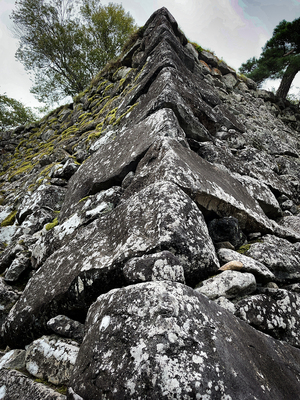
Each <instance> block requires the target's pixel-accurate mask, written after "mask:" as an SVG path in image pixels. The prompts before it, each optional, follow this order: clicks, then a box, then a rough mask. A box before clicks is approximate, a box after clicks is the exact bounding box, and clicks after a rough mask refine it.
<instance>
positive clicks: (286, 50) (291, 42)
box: [239, 18, 300, 98]
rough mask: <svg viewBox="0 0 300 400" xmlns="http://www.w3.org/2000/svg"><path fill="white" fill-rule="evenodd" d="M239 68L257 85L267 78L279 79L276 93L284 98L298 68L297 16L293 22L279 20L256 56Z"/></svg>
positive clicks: (299, 38)
mask: <svg viewBox="0 0 300 400" xmlns="http://www.w3.org/2000/svg"><path fill="white" fill-rule="evenodd" d="M239 71H240V72H241V73H243V74H245V75H246V76H247V77H248V78H251V79H253V80H254V81H255V82H257V83H258V84H261V83H262V82H263V81H264V80H266V79H268V78H271V79H278V78H281V79H282V80H281V84H280V86H279V89H278V90H277V93H276V95H277V96H278V97H281V98H286V96H287V94H288V91H289V89H290V87H291V84H292V82H293V79H294V78H295V76H296V74H297V73H298V72H299V71H300V18H298V19H295V20H294V21H293V22H287V21H285V20H283V21H281V22H280V23H279V24H278V25H277V26H276V27H275V29H274V32H273V36H272V38H271V39H270V40H268V41H267V43H266V44H265V46H264V47H263V49H262V53H261V55H260V57H259V58H258V59H257V58H256V57H252V58H250V59H249V60H247V61H246V62H245V63H243V64H242V65H241V67H240V68H239Z"/></svg>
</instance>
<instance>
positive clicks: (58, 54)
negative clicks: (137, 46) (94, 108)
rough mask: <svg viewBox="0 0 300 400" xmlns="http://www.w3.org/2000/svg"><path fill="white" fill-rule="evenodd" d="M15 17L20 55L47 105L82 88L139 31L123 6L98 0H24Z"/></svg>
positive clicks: (36, 88) (18, 2) (18, 52)
mask: <svg viewBox="0 0 300 400" xmlns="http://www.w3.org/2000/svg"><path fill="white" fill-rule="evenodd" d="M11 18H12V20H13V22H14V33H15V36H16V37H17V38H18V39H19V48H18V50H17V53H16V58H17V59H18V60H19V61H20V62H21V63H22V64H23V65H24V66H25V69H26V70H27V71H29V72H30V73H31V75H32V77H33V82H34V84H33V86H32V89H31V92H32V93H33V94H34V95H35V97H36V98H37V99H38V100H39V101H43V102H45V103H48V104H49V103H50V104H51V103H55V102H57V101H59V100H61V99H63V98H64V97H66V96H69V95H71V96H74V95H76V94H78V93H79V92H81V91H82V90H83V89H84V88H85V87H86V86H87V85H88V84H89V83H90V81H91V79H92V78H93V76H95V75H96V74H97V73H98V72H99V71H100V70H101V69H102V68H103V67H104V66H105V64H106V63H107V62H108V61H109V60H110V59H112V58H114V57H116V56H117V55H118V54H119V53H120V50H121V48H122V47H123V45H124V43H125V42H126V40H127V39H128V36H129V35H130V34H131V33H132V32H133V31H134V30H135V29H136V26H135V23H134V20H133V18H132V17H131V15H130V14H129V13H126V12H125V10H124V9H123V7H122V5H118V4H113V3H109V4H108V5H107V6H103V5H101V4H100V1H99V0H77V1H76V0H75V1H73V0H20V1H17V2H16V9H15V10H14V11H13V12H12V15H11Z"/></svg>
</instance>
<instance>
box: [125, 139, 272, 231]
mask: <svg viewBox="0 0 300 400" xmlns="http://www.w3.org/2000/svg"><path fill="white" fill-rule="evenodd" d="M158 180H159V181H171V182H174V183H176V184H177V185H178V186H180V187H181V188H182V189H184V190H185V191H187V192H188V193H190V195H191V197H192V198H193V199H194V200H195V202H196V203H198V205H199V206H200V207H201V210H204V211H206V213H207V214H208V215H209V212H211V211H213V212H214V213H216V214H217V215H219V216H220V217H229V216H233V217H235V218H237V219H238V221H239V225H240V227H241V228H242V229H244V228H246V229H248V230H250V231H251V230H252V231H253V229H255V230H262V231H265V232H268V231H269V232H270V231H272V224H271V223H270V221H269V220H268V218H267V217H266V216H265V214H264V213H263V211H262V209H261V208H260V206H259V204H258V203H257V202H256V201H255V200H254V199H253V198H252V197H251V196H250V195H249V193H248V192H247V191H246V189H245V188H244V187H243V186H242V185H241V184H240V182H239V181H237V180H236V179H234V178H233V177H232V176H231V175H230V174H229V173H227V172H226V171H224V170H222V169H219V168H217V167H216V166H214V165H212V164H211V163H209V162H207V161H205V160H204V159H203V158H201V157H199V156H198V155H197V154H195V153H194V152H193V151H191V150H189V149H188V148H186V147H183V146H182V145H181V144H180V143H178V141H176V140H175V139H172V138H164V139H161V140H157V141H156V143H154V144H153V145H152V146H151V147H150V148H149V150H148V152H147V153H146V155H145V156H144V158H143V159H142V160H141V162H140V163H139V165H138V167H137V170H136V173H135V176H134V179H133V181H132V184H131V185H130V186H129V187H128V189H127V191H126V192H125V196H126V197H128V196H129V195H131V194H132V192H134V191H136V190H140V188H141V187H145V186H147V185H149V184H150V183H152V182H155V181H158Z"/></svg>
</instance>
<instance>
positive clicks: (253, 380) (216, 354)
mask: <svg viewBox="0 0 300 400" xmlns="http://www.w3.org/2000/svg"><path fill="white" fill-rule="evenodd" d="M258 355H259V356H258ZM245 360H247V362H245ZM299 365H300V350H298V349H296V348H293V347H292V346H289V345H288V344H285V343H282V342H279V341H276V340H274V339H273V338H271V337H269V336H266V335H264V334H262V333H260V332H258V331H256V330H255V329H253V328H251V327H250V326H249V325H248V324H245V323H243V322H242V321H240V320H238V319H236V318H235V317H234V316H233V315H232V314H231V313H229V312H228V311H226V310H224V309H222V308H220V307H219V306H217V305H215V304H214V303H212V302H211V301H209V300H208V299H206V298H205V297H204V296H203V295H201V294H199V293H197V292H196V291H194V290H193V289H191V288H189V287H187V286H185V285H182V284H180V283H175V282H166V281H164V282H147V283H141V284H137V285H133V286H128V287H125V288H122V289H116V290H113V291H111V292H109V293H106V294H104V295H102V296H100V297H99V298H98V299H97V301H96V302H95V303H94V304H93V305H92V307H91V308H90V310H89V313H88V317H87V321H86V336H85V338H84V341H83V344H82V346H81V348H80V351H79V354H78V358H77V361H76V365H75V367H74V370H73V374H72V378H71V380H70V388H69V393H68V399H70V400H71V399H72V400H75V399H76V400H77V399H84V400H94V399H98V398H99V399H100V398H109V399H120V398H122V399H153V398H157V399H170V400H171V399H175V398H178V399H179V398H180V399H197V398H199V399H201V398H202V399H204V398H207V399H235V400H244V399H246V398H249V399H250V398H251V399H252V398H253V399H254V398H256V399H266V400H268V399H270V400H271V399H272V400H277V399H278V400H279V399H283V398H284V399H286V400H289V399H291V400H293V399H294V398H297V396H298V393H299V390H300V383H299V380H298V377H299V373H300V367H299Z"/></svg>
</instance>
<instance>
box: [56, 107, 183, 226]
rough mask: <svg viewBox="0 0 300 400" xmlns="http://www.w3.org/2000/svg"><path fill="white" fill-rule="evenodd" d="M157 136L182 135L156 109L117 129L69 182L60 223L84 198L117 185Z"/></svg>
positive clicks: (170, 115) (168, 115)
mask: <svg viewBox="0 0 300 400" xmlns="http://www.w3.org/2000/svg"><path fill="white" fill-rule="evenodd" d="M159 136H171V137H176V138H184V136H185V135H184V132H183V130H182V129H181V128H180V126H179V124H178V121H177V118H176V117H175V114H174V113H173V111H172V110H170V109H161V110H158V111H157V112H156V113H154V114H152V115H150V116H149V117H148V118H146V119H145V120H143V121H142V122H140V123H139V124H136V125H135V126H133V127H130V128H127V129H122V130H120V131H119V132H118V134H117V135H115V136H114V137H113V138H111V140H109V141H108V142H107V143H105V144H103V145H102V146H101V147H100V148H99V150H97V151H96V152H95V153H94V154H93V155H92V156H91V157H90V158H88V159H87V160H86V162H85V163H83V164H82V165H81V167H80V168H79V170H78V171H77V172H76V173H75V174H74V175H73V176H72V178H71V179H70V181H69V186H68V189H67V194H66V197H65V201H64V204H63V206H62V210H61V213H60V220H64V219H65V218H67V217H69V216H70V215H72V213H74V209H75V207H76V205H77V203H78V202H79V201H80V200H81V199H83V198H85V197H86V196H89V195H93V194H95V193H98V192H100V191H101V190H104V189H108V188H110V187H111V186H113V185H120V184H121V182H122V180H123V178H125V176H126V175H127V174H128V172H130V171H134V170H135V168H136V165H137V164H138V162H139V161H140V159H141V157H142V156H143V155H144V153H145V152H146V150H147V149H148V148H149V146H150V145H151V144H152V143H153V141H154V140H155V139H156V138H157V137H159Z"/></svg>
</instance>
